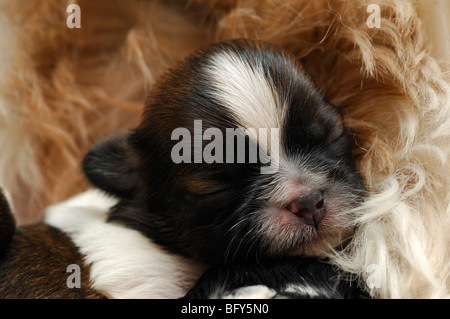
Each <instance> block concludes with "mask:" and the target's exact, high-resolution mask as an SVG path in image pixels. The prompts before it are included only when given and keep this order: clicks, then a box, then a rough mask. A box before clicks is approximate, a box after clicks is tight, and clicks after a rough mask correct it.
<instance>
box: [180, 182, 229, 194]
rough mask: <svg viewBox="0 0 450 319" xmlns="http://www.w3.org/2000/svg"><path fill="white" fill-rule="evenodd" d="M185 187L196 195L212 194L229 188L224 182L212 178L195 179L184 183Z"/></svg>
mask: <svg viewBox="0 0 450 319" xmlns="http://www.w3.org/2000/svg"><path fill="white" fill-rule="evenodd" d="M184 187H185V189H186V190H187V191H188V192H189V193H191V194H194V195H212V194H217V193H221V192H225V191H227V190H228V188H227V187H225V186H224V185H223V184H222V183H219V182H217V181H212V180H201V179H194V180H191V181H187V182H186V183H185V184H184Z"/></svg>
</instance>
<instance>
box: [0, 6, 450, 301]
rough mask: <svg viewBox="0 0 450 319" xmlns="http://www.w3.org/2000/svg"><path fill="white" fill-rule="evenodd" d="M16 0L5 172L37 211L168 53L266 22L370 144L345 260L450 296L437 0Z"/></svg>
mask: <svg viewBox="0 0 450 319" xmlns="http://www.w3.org/2000/svg"><path fill="white" fill-rule="evenodd" d="M3 2H4V5H5V7H4V8H3V9H2V12H3V13H6V14H7V16H8V17H10V24H11V25H12V26H14V32H15V34H16V36H15V37H11V38H9V39H7V40H8V41H9V42H8V43H7V45H5V47H8V48H9V49H10V50H9V51H8V50H6V51H5V53H2V55H4V57H3V56H2V57H1V58H2V59H8V61H11V67H9V68H6V69H5V70H2V69H0V72H1V73H0V80H1V81H2V82H3V84H2V86H1V88H0V90H1V102H0V103H2V104H0V106H1V112H0V141H1V143H2V152H1V154H0V176H1V178H0V183H3V184H4V185H5V186H6V188H7V189H8V191H9V192H10V194H11V197H12V198H13V202H14V205H15V207H16V211H17V212H18V213H19V218H20V220H21V222H22V223H26V222H30V221H34V220H36V219H38V218H40V215H39V211H40V210H41V208H42V207H44V206H46V205H48V204H50V203H53V202H56V201H58V200H61V199H63V198H66V197H68V196H70V195H72V194H74V193H76V192H78V191H79V190H81V189H83V188H84V187H86V183H85V181H84V179H83V177H82V174H81V172H80V169H79V163H80V161H81V159H82V157H83V155H84V153H85V152H86V151H87V149H88V148H89V147H90V145H91V144H92V142H93V141H95V140H97V139H99V138H101V137H102V136H105V135H107V134H109V133H111V132H114V131H116V130H121V129H126V128H129V127H131V126H132V125H133V124H134V123H135V122H136V121H137V119H138V115H139V113H140V111H141V107H142V105H143V101H144V99H145V95H146V92H148V90H150V89H151V85H152V83H154V81H155V79H156V78H157V77H158V75H159V74H161V72H162V71H164V70H165V69H166V68H167V67H169V66H170V65H172V64H173V63H174V62H175V61H176V60H178V59H180V58H181V57H183V56H184V55H186V54H187V53H189V52H190V51H192V50H194V49H195V48H197V47H200V46H202V45H205V44H207V43H210V42H215V41H219V40H225V39H231V38H236V37H251V38H258V39H263V40H267V41H270V42H274V43H276V44H278V45H280V46H281V47H283V48H285V49H287V50H289V51H290V52H292V53H293V54H295V55H296V56H297V57H298V59H300V61H301V62H302V63H303V64H304V65H305V67H306V69H307V70H308V71H309V72H310V73H311V74H312V76H313V77H314V79H315V81H316V82H317V83H318V84H319V85H320V86H321V87H322V88H323V89H324V90H325V92H326V94H327V96H328V98H329V99H330V100H331V102H332V103H334V104H335V105H337V106H339V107H340V108H341V109H342V111H343V113H344V116H345V121H346V124H347V126H348V127H349V128H350V130H351V132H352V133H353V134H354V138H355V141H356V143H357V145H358V146H359V147H358V149H357V150H356V151H355V156H356V157H357V160H358V164H359V168H360V170H361V172H362V174H363V175H364V177H365V180H366V184H367V187H368V189H369V192H370V196H369V198H368V200H367V203H366V204H365V205H364V206H363V207H362V208H361V209H359V210H358V211H356V212H355V214H356V216H357V218H355V220H354V221H353V222H352V223H353V225H355V226H357V227H358V228H357V231H356V234H355V237H354V238H353V240H352V242H351V243H350V244H349V245H348V246H347V247H346V248H345V249H344V250H343V251H339V252H338V251H336V252H334V253H332V254H331V255H332V260H333V262H335V263H336V264H339V265H340V266H342V267H343V268H345V269H347V270H349V271H353V272H355V273H357V274H359V275H361V277H362V278H363V280H369V281H370V280H373V279H374V278H375V277H376V278H375V279H376V280H375V286H373V288H372V289H371V291H370V292H371V293H372V295H373V296H375V297H383V298H409V297H412V298H418V297H422V298H428V297H449V296H450V276H449V274H450V251H449V247H450V206H449V203H450V198H449V190H450V162H449V160H450V158H449V151H450V85H449V84H450V72H449V70H450V64H449V63H448V62H450V60H448V55H446V54H445V52H446V51H445V48H446V45H447V46H448V43H445V41H449V39H448V37H442V36H440V34H439V33H436V32H435V31H434V30H435V29H433V25H436V23H437V24H438V25H439V23H441V26H442V23H443V22H442V19H441V20H439V19H434V18H433V17H434V16H435V15H436V12H437V11H436V8H433V7H429V6H432V5H433V4H428V5H426V4H424V3H418V2H416V1H408V0H395V1H394V0H383V1H376V3H378V4H379V6H380V8H381V27H380V28H373V29H370V28H368V26H367V24H366V20H367V18H368V16H369V14H370V13H367V12H366V8H367V5H368V3H367V2H366V1H362V0H359V1H357V0H354V1H338V0H336V1H333V0H318V1H307V0H287V1H272V0H265V1H255V0H236V1H232V0H231V1H202V0H197V1H186V2H184V1H137V0H136V1H134V0H129V1H125V0H124V1H95V2H94V1H87V0H86V1H83V0H80V1H76V3H78V4H79V5H80V6H81V8H82V29H68V28H67V27H66V25H65V18H66V13H65V9H66V6H67V4H68V3H65V2H64V1H59V0H48V1H45V2H42V3H41V2H39V3H37V2H36V3H35V2H30V1H23V0H22V1H3ZM374 2H375V1H374ZM429 3H431V2H429ZM441 4H442V3H441ZM419 15H420V17H421V18H422V19H420V18H419ZM438 20H439V21H440V22H439V21H438ZM422 21H425V23H424V24H422ZM444 22H445V21H444ZM444 25H445V24H444ZM430 30H431V31H430ZM448 30H449V29H448V28H447V29H444V30H443V32H448ZM447 34H448V33H447ZM3 41H6V40H3ZM431 44H433V46H431ZM0 47H2V44H1V42H0ZM11 48H13V51H12V52H13V54H11ZM443 48H444V49H443ZM8 52H9V53H8ZM437 58H439V59H437ZM446 59H447V60H446ZM5 150H6V151H5ZM371 265H375V267H373V266H371ZM374 276H375V277H374ZM372 283H373V282H372Z"/></svg>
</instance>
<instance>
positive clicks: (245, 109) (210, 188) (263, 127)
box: [0, 40, 364, 298]
mask: <svg viewBox="0 0 450 319" xmlns="http://www.w3.org/2000/svg"><path fill="white" fill-rule="evenodd" d="M83 169H84V172H85V174H86V176H87V177H88V179H89V180H90V181H91V182H92V184H93V185H95V186H96V187H98V188H99V189H101V190H103V191H105V192H107V193H108V194H110V195H112V196H114V197H115V198H117V203H116V202H109V203H108V204H105V205H104V206H102V207H94V208H92V207H91V208H89V205H90V204H89V203H91V206H92V203H94V202H95V201H96V199H95V196H97V195H92V194H82V195H80V196H81V197H80V198H78V199H74V200H70V201H69V202H68V203H63V204H61V205H57V206H55V207H52V208H50V209H49V211H48V212H47V217H46V223H47V225H40V226H32V227H31V228H29V229H20V230H19V231H18V232H16V235H14V236H13V238H12V243H11V244H10V245H9V246H8V248H7V249H6V251H7V253H6V254H5V253H4V256H6V257H4V258H3V260H2V263H3V266H2V264H1V263H0V267H3V268H5V266H4V265H5V264H8V262H9V261H8V260H12V259H13V258H17V256H16V255H17V254H19V255H20V254H25V251H24V250H23V249H24V248H23V246H24V245H26V242H20V244H17V240H16V239H15V237H17V234H19V235H20V236H24V235H23V234H27V233H30V232H38V231H42V232H43V233H45V234H48V233H53V237H54V238H57V239H60V238H65V237H67V238H65V239H64V240H66V241H67V243H66V244H67V246H70V248H71V250H72V251H74V254H75V251H76V250H77V249H78V252H77V253H78V254H79V257H80V258H81V261H80V258H79V259H77V260H78V261H77V263H78V264H80V266H81V267H82V273H84V274H86V273H88V274H89V273H90V275H89V276H88V277H86V278H85V279H86V285H85V287H88V288H89V289H91V290H92V291H93V292H94V293H97V294H99V295H100V296H106V297H116V298H121V297H134V298H136V297H156V296H155V291H158V292H159V291H160V290H158V289H161V286H164V285H166V287H169V288H167V290H171V289H172V290H171V292H170V291H169V292H168V293H167V294H165V296H171V297H173V296H179V297H181V296H183V295H184V294H185V293H186V292H187V291H188V290H189V288H191V287H192V286H193V284H194V281H195V280H196V279H197V278H198V277H199V276H200V274H201V272H202V271H203V270H204V269H205V268H204V267H205V266H219V265H223V264H233V263H238V262H243V261H245V262H248V263H252V262H264V261H270V260H274V259H277V258H282V257H287V256H305V255H306V256H315V255H321V254H322V253H323V252H324V251H326V250H328V249H330V248H331V247H335V246H337V245H339V244H341V243H342V242H343V241H345V240H346V239H348V238H349V237H350V236H351V234H352V229H348V228H346V227H344V226H343V225H344V224H345V221H346V220H348V219H349V218H351V214H349V213H348V212H349V211H350V210H351V209H353V208H355V207H357V206H358V205H359V204H360V203H361V202H362V201H363V198H364V186H363V182H362V179H361V177H360V175H359V174H358V172H357V169H356V166H355V163H354V160H353V158H352V139H351V138H350V137H349V134H348V132H347V131H346V129H345V127H344V125H343V121H342V117H341V115H340V113H339V111H338V110H337V109H336V108H335V107H334V106H332V105H331V104H330V103H328V102H327V100H326V98H325V96H324V94H323V93H322V92H321V91H320V90H319V89H318V88H317V87H316V86H315V85H314V84H313V82H312V80H311V78H310V77H309V76H308V75H307V74H306V73H305V71H304V70H303V68H302V67H301V65H299V64H298V63H297V61H296V60H295V59H294V58H293V57H292V56H291V55H289V54H287V53H286V52H284V51H282V50H281V49H279V48H278V47H276V46H274V45H271V44H268V43H263V42H258V41H251V40H233V41H228V42H223V43H218V44H214V45H211V46H209V47H207V48H205V49H203V50H200V51H197V52H196V53H194V54H192V55H190V56H188V57H187V58H186V59H185V60H183V61H182V62H180V63H179V64H178V65H177V66H176V67H174V68H173V69H171V70H169V71H168V72H166V73H165V74H164V75H163V76H162V78H161V79H160V81H159V82H158V83H157V84H156V85H155V86H154V88H153V89H152V93H151V95H150V97H149V99H148V102H147V105H146V108H145V111H144V114H143V117H142V121H141V123H140V125H139V126H138V127H137V128H136V129H135V130H133V131H131V132H130V133H129V134H124V135H120V136H116V137H113V138H110V139H109V140H106V141H103V142H101V143H99V144H97V145H96V146H94V147H93V148H92V150H91V151H90V152H89V153H88V154H87V156H86V158H85V160H84V162H83ZM89 196H94V197H91V198H89ZM78 200H80V201H81V202H83V204H79V203H77V201H78ZM100 202H101V200H100ZM93 206H95V204H93ZM100 206H101V205H100ZM110 208H111V209H110ZM94 226H95V227H94ZM33 227H34V228H33ZM36 227H40V229H37V228H36ZM21 234H22V235H21ZM33 236H34V235H33ZM33 236H31V238H33ZM36 236H37V235H36ZM42 236H44V235H42ZM45 236H47V235H45ZM45 236H44V237H45ZM52 245H53V244H52ZM58 245H59V246H58V247H60V249H62V250H63V247H62V246H63V245H62V243H60V244H58ZM11 246H13V247H14V251H13V250H11V248H10V247H11ZM44 246H45V245H44ZM75 247H76V248H75ZM36 249H40V248H36ZM19 250H22V251H21V252H17V251H19ZM142 254H147V255H149V257H148V258H141V256H142ZM155 254H156V255H157V256H161V258H162V259H164V257H162V256H171V257H170V258H168V259H167V258H166V259H164V260H163V261H160V259H158V258H153V259H152V257H151V256H154V255H155ZM171 258H173V259H171ZM17 259H18V260H19V259H20V258H17ZM41 262H43V261H42V260H41ZM67 262H69V261H67ZM158 263H159V264H158ZM150 265H151V266H152V267H154V269H153V270H149V269H151V267H150ZM8 267H12V264H9V266H8ZM34 267H35V268H38V269H40V267H44V268H46V267H49V266H48V265H46V266H44V265H43V264H42V265H41V264H39V263H38V264H36V265H34ZM88 268H89V269H88ZM84 269H87V271H84ZM21 270H22V269H21ZM144 270H145V271H146V272H147V273H146V274H147V275H148V276H149V278H150V279H148V280H146V279H142V278H148V277H147V276H146V275H145V276H144V275H142V271H144ZM15 271H16V272H17V271H19V270H15ZM23 271H27V269H23ZM149 271H150V272H151V273H148V272H149ZM19 272H20V271H19ZM160 272H163V273H164V272H165V273H164V276H162V275H161V273H160ZM0 273H1V269H0ZM170 274H172V275H170ZM14 275H15V276H19V275H18V274H14ZM31 276H32V275H31ZM6 277H7V276H3V279H4V280H5V281H6V280H7V278H6ZM161 277H164V278H165V279H164V280H165V281H160V282H159V284H160V286H158V287H155V286H152V283H153V282H154V280H155V279H156V278H161ZM55 278H56V277H55ZM136 278H139V279H136ZM140 280H142V281H140ZM171 280H172V282H175V283H183V284H181V285H180V284H178V286H177V284H175V285H174V284H173V283H172V285H170V281H171ZM111 282H114V283H122V285H119V286H120V288H117V285H113V284H111ZM21 284H22V285H24V284H26V283H23V282H22V283H21ZM262 284H263V283H262ZM13 289H15V287H14V286H12V287H11V286H10V287H9V288H5V289H4V290H3V291H12V290H13ZM114 289H116V290H114ZM117 289H118V291H117ZM92 291H88V292H87V296H90V295H89V294H90V293H92ZM1 292H2V291H1V290H0V296H1ZM49 294H50V295H52V296H53V295H57V294H51V293H50V292H49Z"/></svg>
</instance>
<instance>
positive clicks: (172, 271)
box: [45, 190, 204, 299]
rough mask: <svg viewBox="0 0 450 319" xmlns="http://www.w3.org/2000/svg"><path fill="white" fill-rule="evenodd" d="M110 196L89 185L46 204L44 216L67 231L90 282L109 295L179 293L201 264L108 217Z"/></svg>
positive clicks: (172, 295)
mask: <svg viewBox="0 0 450 319" xmlns="http://www.w3.org/2000/svg"><path fill="white" fill-rule="evenodd" d="M115 203H116V201H115V200H114V199H111V198H108V197H106V196H105V195H104V194H103V193H101V192H100V191H97V190H89V191H86V192H84V193H82V194H80V195H78V196H75V197H74V198H72V199H69V200H67V201H65V202H63V203H60V204H57V205H54V206H51V207H49V208H48V209H47V212H46V215H45V221H46V223H47V224H49V225H52V226H54V227H57V228H59V229H61V230H62V231H64V232H66V233H67V234H68V235H69V236H70V237H71V238H72V240H73V242H74V243H75V245H76V246H77V247H79V249H80V252H81V253H82V254H83V255H84V256H85V257H84V260H85V262H86V263H87V264H89V265H90V266H91V273H90V279H91V281H92V283H93V285H92V286H93V288H94V289H96V290H97V291H99V292H101V293H102V294H104V295H105V296H107V297H110V298H120V299H123V298H179V297H182V296H184V295H185V294H186V292H187V291H188V289H190V288H191V287H192V286H193V285H194V283H195V281H196V280H197V279H198V277H199V276H200V274H201V273H202V271H203V270H204V268H203V267H202V266H201V265H199V264H196V263H194V262H192V261H190V260H188V259H186V258H183V257H180V256H177V255H174V254H170V253H168V252H167V251H165V250H163V248H162V247H160V246H158V245H156V244H155V243H153V242H152V241H151V240H149V239H148V238H146V237H144V236H143V235H142V234H140V233H139V232H137V231H134V230H131V229H128V228H125V227H124V226H122V225H118V224H112V223H106V222H105V219H106V213H107V211H108V210H109V208H110V207H111V206H112V205H114V204H115Z"/></svg>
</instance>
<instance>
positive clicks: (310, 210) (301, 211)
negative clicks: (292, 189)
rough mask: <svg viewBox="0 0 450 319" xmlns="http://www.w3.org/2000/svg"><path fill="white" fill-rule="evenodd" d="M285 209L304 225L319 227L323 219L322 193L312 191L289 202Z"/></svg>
mask: <svg viewBox="0 0 450 319" xmlns="http://www.w3.org/2000/svg"><path fill="white" fill-rule="evenodd" d="M286 208H287V209H288V210H289V211H290V212H291V213H293V214H295V215H296V216H298V217H299V218H301V219H302V221H303V222H304V223H305V224H306V225H310V226H314V227H315V228H317V227H319V223H320V221H321V220H322V219H323V218H324V217H325V208H324V196H323V192H322V191H319V190H317V191H314V192H312V193H310V194H307V195H304V196H301V197H299V198H297V199H295V200H293V201H291V202H290V203H289V204H288V205H287V206H286Z"/></svg>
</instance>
